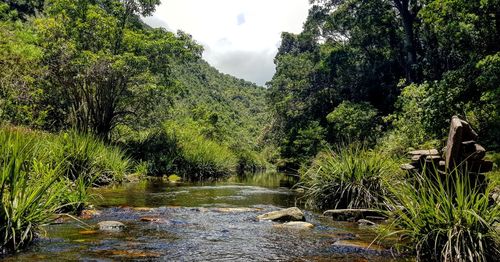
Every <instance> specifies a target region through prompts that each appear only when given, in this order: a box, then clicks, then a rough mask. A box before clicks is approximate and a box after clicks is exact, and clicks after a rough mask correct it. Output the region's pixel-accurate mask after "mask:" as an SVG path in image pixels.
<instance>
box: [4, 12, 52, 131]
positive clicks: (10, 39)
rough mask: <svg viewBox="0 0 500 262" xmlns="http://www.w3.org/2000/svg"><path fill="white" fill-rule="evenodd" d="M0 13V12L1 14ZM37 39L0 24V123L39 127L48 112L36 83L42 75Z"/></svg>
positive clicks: (6, 23) (18, 27)
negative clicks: (1, 121)
mask: <svg viewBox="0 0 500 262" xmlns="http://www.w3.org/2000/svg"><path fill="white" fill-rule="evenodd" d="M0 9H1V8H0ZM0 12H1V11H0ZM37 43H38V36H37V35H36V34H35V32H33V31H32V30H31V29H30V28H29V27H28V26H25V25H23V24H21V23H14V22H11V21H1V20H0V61H1V63H0V119H2V120H3V121H6V122H9V123H12V124H22V125H31V126H34V127H40V126H42V125H43V124H44V123H45V119H46V117H47V108H45V107H44V105H43V103H42V102H43V98H44V94H43V89H42V88H41V87H40V85H39V83H38V80H39V79H41V78H42V77H43V75H44V73H45V68H44V67H43V66H42V65H41V60H42V57H43V52H42V50H41V49H40V48H39V47H38V46H37Z"/></svg>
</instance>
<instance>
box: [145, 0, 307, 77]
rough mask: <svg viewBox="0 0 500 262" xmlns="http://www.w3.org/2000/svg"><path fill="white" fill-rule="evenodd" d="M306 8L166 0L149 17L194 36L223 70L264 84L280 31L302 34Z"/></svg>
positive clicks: (287, 0) (257, 0) (272, 1)
mask: <svg viewBox="0 0 500 262" xmlns="http://www.w3.org/2000/svg"><path fill="white" fill-rule="evenodd" d="M308 9H309V0H162V3H161V5H160V6H159V7H157V10H156V12H155V13H154V15H153V16H151V17H146V18H145V21H146V23H148V24H149V25H151V26H154V27H159V26H161V27H165V28H167V29H168V30H171V31H174V32H175V31H177V30H179V29H180V30H183V31H185V32H186V33H189V34H191V35H192V36H193V38H194V39H195V40H196V41H197V42H198V43H199V44H202V45H203V46H204V48H205V51H204V53H203V58H204V59H205V60H207V61H208V62H209V63H210V64H211V65H212V66H214V67H215V68H217V69H219V71H221V72H223V73H226V74H231V75H233V76H236V77H238V78H243V79H245V80H248V81H251V82H254V83H257V84H259V85H264V84H265V83H266V82H267V81H269V80H271V78H272V76H273V74H274V72H275V66H274V62H273V59H274V56H275V55H276V52H277V50H278V47H279V44H280V37H281V32H291V33H300V32H301V31H302V25H303V23H304V22H305V20H306V18H307V13H308Z"/></svg>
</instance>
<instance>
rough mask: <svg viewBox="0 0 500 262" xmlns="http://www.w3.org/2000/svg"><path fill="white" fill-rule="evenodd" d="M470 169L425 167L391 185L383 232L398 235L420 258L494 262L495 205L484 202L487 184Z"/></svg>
mask: <svg viewBox="0 0 500 262" xmlns="http://www.w3.org/2000/svg"><path fill="white" fill-rule="evenodd" d="M473 176H474V174H470V173H468V172H467V171H453V172H452V173H450V174H446V175H444V176H443V175H441V174H439V172H437V171H436V170H434V169H431V168H426V169H424V171H423V172H422V173H420V174H417V175H416V176H415V178H414V179H412V180H408V181H401V182H400V183H395V184H393V185H392V186H391V187H390V191H391V192H392V194H393V196H394V198H392V199H388V201H389V202H390V204H391V206H393V207H397V208H394V211H393V221H392V223H390V224H389V225H388V226H387V228H386V231H385V233H384V234H383V236H385V237H387V236H391V235H399V236H400V238H401V239H402V240H403V243H405V244H407V245H405V244H403V247H405V248H407V249H409V250H412V251H414V252H415V253H416V255H417V259H418V260H420V261H495V259H498V258H499V257H500V249H499V247H500V242H499V234H498V231H497V229H495V223H498V222H499V220H500V206H498V205H496V204H493V205H491V203H490V202H489V197H488V195H489V193H490V190H491V188H492V187H493V186H492V185H490V186H489V187H488V189H486V192H484V188H485V187H484V185H479V184H478V182H471V180H473V181H476V179H470V178H471V177H473Z"/></svg>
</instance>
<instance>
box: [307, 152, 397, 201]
mask: <svg viewBox="0 0 500 262" xmlns="http://www.w3.org/2000/svg"><path fill="white" fill-rule="evenodd" d="M397 172H398V167H397V165H396V164H395V163H394V162H393V161H391V159H390V158H387V157H384V156H383V155H381V154H378V153H376V152H373V151H370V150H368V149H367V148H366V147H365V146H363V145H362V144H359V143H354V144H351V145H348V146H345V147H339V148H337V149H336V150H331V149H329V150H326V151H322V152H320V153H319V154H318V155H317V156H316V158H315V159H314V160H313V162H312V164H311V165H310V167H309V168H308V169H307V170H306V171H305V172H304V173H303V174H302V175H301V182H300V184H299V185H300V187H302V188H303V189H304V190H305V194H304V198H305V200H306V203H307V204H308V205H310V206H313V207H316V208H319V209H327V208H379V207H383V203H384V199H385V198H384V197H385V196H386V195H387V193H388V192H387V190H386V188H385V186H384V179H386V178H387V177H389V176H392V175H394V174H396V173H397Z"/></svg>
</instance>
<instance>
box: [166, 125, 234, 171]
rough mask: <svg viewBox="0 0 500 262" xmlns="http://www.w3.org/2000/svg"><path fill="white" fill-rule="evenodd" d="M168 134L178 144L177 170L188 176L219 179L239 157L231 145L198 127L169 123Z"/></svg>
mask: <svg viewBox="0 0 500 262" xmlns="http://www.w3.org/2000/svg"><path fill="white" fill-rule="evenodd" d="M165 132H166V136H167V138H168V139H169V140H170V141H173V142H174V143H173V144H175V145H176V148H177V149H178V150H176V154H177V155H176V156H175V159H176V167H177V169H178V170H177V171H180V172H181V173H184V174H188V176H189V177H188V178H189V179H193V178H194V179H204V178H216V177H220V176H224V175H228V174H230V173H231V172H233V171H235V169H236V166H237V164H238V159H237V158H236V156H235V155H234V153H233V152H232V151H231V150H230V149H229V147H227V146H225V145H223V144H220V143H218V142H217V141H214V140H211V139H207V138H206V137H204V136H203V135H202V134H201V133H200V132H199V130H198V129H197V128H196V126H192V125H188V124H184V125H182V124H179V123H176V122H173V121H171V122H167V123H166V124H165Z"/></svg>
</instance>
